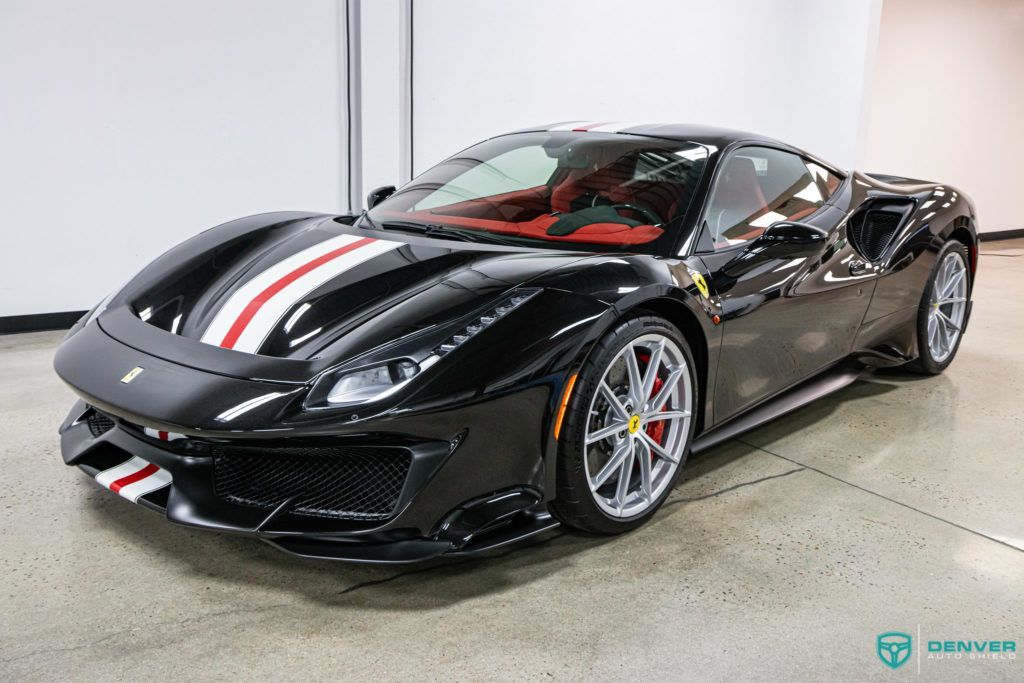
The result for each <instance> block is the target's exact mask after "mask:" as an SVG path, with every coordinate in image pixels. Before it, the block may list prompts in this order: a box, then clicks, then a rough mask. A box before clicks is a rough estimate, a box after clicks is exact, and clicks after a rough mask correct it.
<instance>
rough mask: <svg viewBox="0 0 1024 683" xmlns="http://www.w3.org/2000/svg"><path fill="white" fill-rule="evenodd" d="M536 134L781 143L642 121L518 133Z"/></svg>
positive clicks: (692, 126)
mask: <svg viewBox="0 0 1024 683" xmlns="http://www.w3.org/2000/svg"><path fill="white" fill-rule="evenodd" d="M537 131H576V132H580V133H583V132H586V133H621V134H626V135H649V136H651V137H658V138H672V139H676V140H686V141H687V142H697V143H701V144H707V145H713V146H715V147H718V148H722V147H725V146H726V145H729V144H730V143H733V142H737V141H740V140H743V141H747V142H750V141H753V142H771V143H777V144H779V141H778V140H776V139H774V138H770V137H767V136H765V135H758V134H757V133H748V132H746V131H742V130H733V129H730V128H718V127H715V126H703V125H698V124H692V123H644V122H640V121H613V122H602V121H561V122H559V123H549V124H545V125H540V126H531V127H529V128H523V129H521V130H518V131H515V132H517V133H527V132H537Z"/></svg>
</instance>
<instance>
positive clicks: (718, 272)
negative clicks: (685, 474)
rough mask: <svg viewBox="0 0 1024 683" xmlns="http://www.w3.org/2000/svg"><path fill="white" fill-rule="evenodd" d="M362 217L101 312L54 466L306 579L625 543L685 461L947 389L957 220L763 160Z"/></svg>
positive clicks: (943, 211)
mask: <svg viewBox="0 0 1024 683" xmlns="http://www.w3.org/2000/svg"><path fill="white" fill-rule="evenodd" d="M368 204H369V210H368V211H366V212H363V214H362V215H359V216H355V215H345V216H333V215H322V214H309V213H275V214H265V215H258V216H250V217H248V218H243V219H240V220H237V221H233V222H230V223H226V224H224V225H221V226H219V227H216V228H213V229H212V230H208V231H206V232H204V233H202V234H200V235H197V236H196V237H193V238H192V239H190V240H188V241H186V242H185V243H183V244H182V245H180V246H178V247H176V248H174V249H172V250H171V251H169V252H167V253H166V254H164V255H163V256H161V257H160V258H158V259H157V260H156V261H154V262H153V263H152V264H150V265H149V266H148V267H146V268H145V269H144V270H143V271H142V272H141V273H139V274H138V275H137V276H135V278H134V279H132V280H131V281H130V282H128V283H127V284H126V285H125V286H124V287H123V288H121V289H120V290H119V291H117V292H115V293H114V294H113V295H111V296H110V297H108V298H107V299H106V300H105V301H103V302H102V303H101V304H99V305H98V306H97V307H96V308H95V309H94V310H92V311H91V312H90V313H89V314H87V315H86V316H85V317H84V318H83V319H82V320H81V321H79V323H78V324H76V325H75V327H74V328H73V329H72V330H71V332H70V333H69V334H68V337H67V339H66V340H65V341H64V343H63V344H62V346H61V347H60V349H59V351H58V353H57V356H56V360H55V367H56V370H57V373H58V374H59V375H60V376H61V377H62V378H63V379H64V380H65V381H66V382H67V383H68V384H69V385H70V386H71V387H72V389H74V391H75V392H77V394H78V395H79V396H80V397H81V400H80V401H79V402H78V403H77V404H76V405H75V406H74V408H73V409H72V411H71V414H70V415H69V416H68V418H67V420H66V421H65V422H64V424H63V425H62V426H61V429H60V431H61V447H62V450H63V454H64V459H65V461H66V462H67V464H69V465H75V466H77V467H79V468H81V469H82V470H84V471H85V472H86V473H88V474H89V475H90V476H92V477H95V479H96V481H97V482H99V483H100V484H102V485H103V486H106V487H108V488H109V489H111V490H112V491H115V492H117V493H119V494H120V495H121V496H123V497H125V498H127V499H129V500H131V501H133V502H136V503H139V504H141V505H143V506H145V507H148V508H151V509H153V510H157V511H159V512H161V513H164V514H166V516H167V518H168V519H170V520H171V521H173V522H178V523H181V524H186V525H190V526H194V527H202V528H207V529H216V530H220V531H228V532H236V533H242V534H250V535H253V536H256V537H259V538H261V539H264V540H266V541H268V542H270V543H272V544H274V545H275V546H277V547H279V548H281V549H283V550H286V551H288V552H291V553H295V554H298V555H304V556H311V557H327V558H337V559H348V560H362V561H374V562H397V561H411V560H419V559H424V558H428V557H434V556H437V555H441V554H444V553H454V554H459V553H469V552H476V551H481V550H485V549H488V548H494V547H496V546H499V545H503V544H506V543H510V542H512V541H515V540H517V539H521V538H524V537H527V536H530V535H532V534H535V533H538V532H541V531H544V530H545V529H549V528H552V527H553V526H555V525H557V524H559V523H562V524H567V525H570V526H572V527H575V528H577V529H582V530H586V531H591V532H598V533H615V532H620V531H624V530H627V529H631V528H633V527H635V526H637V525H639V524H641V523H643V522H644V521H646V520H647V519H648V518H649V517H651V515H653V514H654V513H655V511H656V510H657V509H658V507H659V506H660V505H661V503H662V502H663V501H664V500H665V498H666V497H667V496H668V495H669V493H670V491H671V489H672V486H673V484H674V482H675V481H676V479H677V478H678V476H679V472H680V468H681V467H682V466H683V463H684V462H685V460H686V457H687V454H688V453H690V452H691V451H696V450H700V449H702V448H707V447H708V446H710V445H712V444H714V443H717V442H720V441H721V440H723V439H726V438H729V437H730V436H733V435H735V434H737V433H738V432H740V431H742V430H744V429H748V428H750V427H752V426H754V425H756V424H759V423H761V422H763V421H765V420H767V419H770V418H771V417H773V416H776V415H778V414H780V413H782V412H785V411H787V410H791V409H793V408H795V407H797V406H799V405H801V404H802V403H805V402H807V401H809V400H811V399H813V398H815V397H817V396H820V395H822V394H824V393H826V392H829V391H833V390H835V389H837V388H839V387H841V386H843V385H844V384H846V383H849V382H851V381H853V379H854V378H856V377H857V375H858V373H860V372H862V371H863V370H864V369H865V368H867V367H872V366H896V365H907V366H908V367H910V368H912V369H914V370H916V371H919V372H925V373H937V372H941V371H942V370H943V369H944V368H945V367H946V366H947V365H949V363H950V362H951V361H952V359H953V357H954V355H955V354H956V351H957V348H958V345H959V343H960V340H961V338H962V336H963V333H964V329H965V327H966V325H967V321H968V317H969V315H970V311H971V302H970V294H971V285H972V281H973V276H974V273H975V269H976V267H977V234H976V231H975V210H974V207H973V205H972V203H971V201H970V200H969V199H968V198H967V197H966V196H965V195H964V194H963V193H962V192H960V191H959V190H956V189H954V188H952V187H949V186H948V185H940V184H937V183H931V182H924V181H919V180H909V179H906V178H898V177H893V176H882V175H873V174H862V173H858V172H847V171H843V170H841V169H839V168H836V167H835V166H833V165H831V164H829V163H827V162H825V161H822V160H821V159H818V158H816V157H814V156H811V155H809V154H807V153H805V152H803V151H801V150H798V149H795V148H793V147H791V146H789V145H786V144H783V143H781V142H778V141H775V140H772V139H768V138H764V137H760V136H757V135H751V134H747V133H741V132H735V131H728V130H721V129H714V128H704V127H697V126H688V125H638V126H631V127H622V126H616V125H611V124H604V125H593V124H582V123H570V124H559V125H552V126H547V127H542V128H535V129H529V130H524V131H519V132H516V133H511V134H507V135H502V136H498V137H495V138H492V139H490V140H487V141H485V142H482V143H480V144H478V145H475V146H473V147H470V148H469V149H466V150H464V151H463V152H460V153H459V154H457V155H455V156H453V157H451V158H450V159H447V160H446V161H444V162H442V163H441V164H439V165H438V166H436V167H434V168H432V169H431V170H429V171H427V172H426V173H424V174H423V175H421V176H419V177H418V178H416V179H415V180H413V181H412V182H410V183H408V184H407V185H405V186H404V187H402V188H401V189H400V190H397V191H396V190H395V188H393V187H388V188H380V189H379V190H376V191H374V192H373V193H371V195H370V197H369V198H368Z"/></svg>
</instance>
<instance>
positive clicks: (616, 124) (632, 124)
mask: <svg viewBox="0 0 1024 683" xmlns="http://www.w3.org/2000/svg"><path fill="white" fill-rule="evenodd" d="M649 125H652V124H650V123H646V122H644V121H612V122H611V123H605V124H603V125H600V126H594V127H593V128H591V129H590V130H588V131H587V132H588V133H618V132H620V131H624V130H629V129H630V128H636V127H637V126H649Z"/></svg>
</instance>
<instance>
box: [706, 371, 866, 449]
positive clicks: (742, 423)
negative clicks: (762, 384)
mask: <svg viewBox="0 0 1024 683" xmlns="http://www.w3.org/2000/svg"><path fill="white" fill-rule="evenodd" d="M867 372H870V370H868V369H866V368H864V367H863V366H861V365H851V364H846V363H841V364H839V365H836V366H833V367H832V368H830V369H828V370H826V371H824V372H822V373H821V374H819V375H815V376H814V377H812V378H810V379H808V380H806V381H804V382H802V383H800V384H798V385H796V386H795V387H793V388H792V389H787V390H786V391H784V392H782V393H781V394H779V395H777V396H775V397H774V398H770V399H768V400H767V401H765V402H764V403H760V404H758V405H757V406H755V407H754V408H751V409H749V410H747V412H745V413H741V414H740V415H737V416H736V417H734V418H732V419H731V420H729V421H728V422H725V423H723V424H721V425H719V426H717V427H714V428H712V429H711V430H710V431H707V432H705V433H703V434H701V435H700V436H698V437H697V438H696V439H694V442H693V445H692V446H691V447H690V452H691V453H700V452H701V451H706V450H708V449H709V448H713V447H715V446H717V445H718V444H720V443H722V442H724V441H728V440H729V439H731V438H733V437H734V436H739V435H740V434H742V433H743V432H746V431H749V430H751V429H753V428H754V427H759V426H761V425H763V424H764V423H766V422H770V421H771V420H774V419H775V418H777V417H780V416H782V415H785V414H786V413H789V412H792V411H794V410H796V409H797V408H800V407H801V406H805V405H807V404H808V403H810V402H811V401H815V400H817V399H819V398H821V397H822V396H827V395H828V394H831V393H832V392H834V391H838V390H839V389H842V388H843V387H845V386H848V385H850V384H852V383H853V382H855V381H857V380H858V379H859V378H860V377H861V376H863V375H864V374H865V373H867Z"/></svg>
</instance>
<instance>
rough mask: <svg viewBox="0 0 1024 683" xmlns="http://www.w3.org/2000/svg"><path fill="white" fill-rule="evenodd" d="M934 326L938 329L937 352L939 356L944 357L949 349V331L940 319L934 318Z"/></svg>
mask: <svg viewBox="0 0 1024 683" xmlns="http://www.w3.org/2000/svg"><path fill="white" fill-rule="evenodd" d="M935 322H936V326H937V327H938V328H939V350H940V352H941V354H940V355H945V353H946V352H947V351H949V348H950V339H949V330H948V329H947V328H946V326H945V325H944V324H943V321H942V318H939V317H938V316H935Z"/></svg>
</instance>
